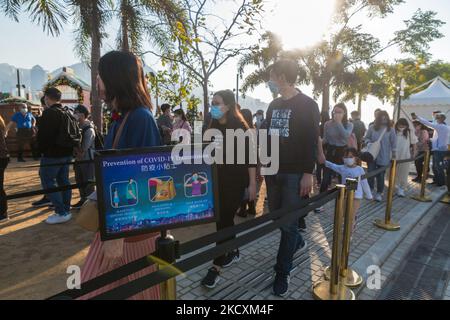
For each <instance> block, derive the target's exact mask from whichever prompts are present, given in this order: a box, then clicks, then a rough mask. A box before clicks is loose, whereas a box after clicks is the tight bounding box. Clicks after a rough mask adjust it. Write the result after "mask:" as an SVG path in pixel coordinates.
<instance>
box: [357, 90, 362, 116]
mask: <svg viewBox="0 0 450 320" xmlns="http://www.w3.org/2000/svg"><path fill="white" fill-rule="evenodd" d="M361 111H362V95H361V94H358V112H359V114H362V113H361Z"/></svg>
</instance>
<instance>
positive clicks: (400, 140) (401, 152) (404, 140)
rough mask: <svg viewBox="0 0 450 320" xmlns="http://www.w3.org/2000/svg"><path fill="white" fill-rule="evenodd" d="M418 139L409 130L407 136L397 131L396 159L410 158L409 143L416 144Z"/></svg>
mask: <svg viewBox="0 0 450 320" xmlns="http://www.w3.org/2000/svg"><path fill="white" fill-rule="evenodd" d="M417 142H419V141H418V139H417V137H416V135H415V133H414V132H411V131H410V132H409V134H408V137H405V135H404V134H403V132H397V160H405V159H410V158H411V157H412V155H411V145H415V144H417Z"/></svg>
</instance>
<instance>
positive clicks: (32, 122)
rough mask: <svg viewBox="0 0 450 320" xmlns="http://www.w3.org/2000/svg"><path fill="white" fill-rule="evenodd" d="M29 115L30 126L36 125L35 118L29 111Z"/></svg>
mask: <svg viewBox="0 0 450 320" xmlns="http://www.w3.org/2000/svg"><path fill="white" fill-rule="evenodd" d="M30 116H31V127H33V128H34V127H36V118H35V117H34V116H33V114H31V113H30Z"/></svg>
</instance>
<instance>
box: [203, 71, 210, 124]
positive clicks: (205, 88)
mask: <svg viewBox="0 0 450 320" xmlns="http://www.w3.org/2000/svg"><path fill="white" fill-rule="evenodd" d="M208 112H209V92H208V79H205V81H204V82H203V116H204V117H205V116H206V114H207V113H208Z"/></svg>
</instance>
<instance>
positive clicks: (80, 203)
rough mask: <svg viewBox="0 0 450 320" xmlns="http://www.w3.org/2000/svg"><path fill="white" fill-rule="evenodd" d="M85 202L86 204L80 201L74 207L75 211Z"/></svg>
mask: <svg viewBox="0 0 450 320" xmlns="http://www.w3.org/2000/svg"><path fill="white" fill-rule="evenodd" d="M85 202H86V200H80V201H78V202H77V203H75V204H74V205H72V208H73V209H80V208H81V207H82V206H83V204H84V203H85Z"/></svg>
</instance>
